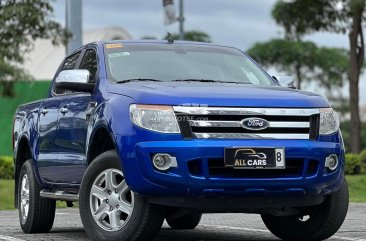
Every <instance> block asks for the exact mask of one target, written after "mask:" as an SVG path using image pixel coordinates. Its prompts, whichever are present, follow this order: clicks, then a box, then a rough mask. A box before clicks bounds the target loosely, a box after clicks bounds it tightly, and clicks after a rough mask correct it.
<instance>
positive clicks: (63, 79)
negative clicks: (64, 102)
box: [55, 69, 95, 92]
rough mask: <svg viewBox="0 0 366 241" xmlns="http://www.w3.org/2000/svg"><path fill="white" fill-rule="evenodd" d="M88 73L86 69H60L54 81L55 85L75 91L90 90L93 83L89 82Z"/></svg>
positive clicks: (92, 88) (92, 87)
mask: <svg viewBox="0 0 366 241" xmlns="http://www.w3.org/2000/svg"><path fill="white" fill-rule="evenodd" d="M89 78H90V73H89V71H88V70H86V69H71V70H63V71H61V72H60V73H59V74H58V76H57V78H56V80H55V82H56V87H57V88H61V89H67V90H71V91H77V92H92V91H93V90H94V86H95V85H94V84H91V83H89Z"/></svg>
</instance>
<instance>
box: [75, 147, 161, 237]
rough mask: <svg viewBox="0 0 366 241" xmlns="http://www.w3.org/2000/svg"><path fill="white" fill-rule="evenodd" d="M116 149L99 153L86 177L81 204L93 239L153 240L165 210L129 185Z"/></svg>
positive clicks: (85, 225) (83, 183)
mask: <svg viewBox="0 0 366 241" xmlns="http://www.w3.org/2000/svg"><path fill="white" fill-rule="evenodd" d="M119 163H120V161H119V158H118V155H117V153H116V152H115V151H107V152H105V153H102V154H101V155H99V156H98V157H96V158H95V159H94V160H93V162H92V163H91V164H90V166H89V167H88V169H87V171H86V174H85V176H84V178H83V181H82V184H81V188H80V197H79V208H80V215H81V220H82V223H83V226H84V228H85V230H86V232H87V233H88V235H89V236H90V237H91V238H93V240H111V241H114V240H115V241H117V240H118V241H122V240H129V241H130V240H131V241H134V240H141V241H142V240H151V239H152V238H153V237H155V236H156V235H157V233H158V232H159V231H160V228H161V226H162V224H163V221H164V216H165V212H164V209H162V208H161V207H159V206H156V205H153V204H150V203H148V202H147V201H146V199H145V198H143V197H141V196H140V195H138V194H136V193H134V192H133V191H132V190H131V189H130V188H129V186H128V185H127V183H126V181H125V178H124V175H123V173H122V171H121V168H120V164H119Z"/></svg>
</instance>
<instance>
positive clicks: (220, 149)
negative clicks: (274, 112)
mask: <svg viewBox="0 0 366 241" xmlns="http://www.w3.org/2000/svg"><path fill="white" fill-rule="evenodd" d="M128 140H129V142H128ZM116 141H117V142H119V143H130V145H131V146H130V147H129V146H128V145H124V146H121V147H120V149H119V154H120V157H121V162H122V167H123V171H124V174H125V178H126V181H127V183H128V185H129V186H130V187H131V189H132V190H133V191H134V192H136V193H139V194H140V195H144V196H148V197H150V199H151V200H155V201H154V202H157V203H162V204H165V205H173V206H176V205H178V206H187V207H193V206H200V205H202V206H204V205H207V202H202V200H210V201H209V202H211V201H212V203H213V204H212V205H213V206H215V203H216V201H215V200H217V199H218V200H220V199H221V205H224V204H225V203H226V201H228V200H232V199H235V200H239V202H242V201H243V200H244V201H245V200H248V201H249V199H252V200H253V203H254V204H257V205H259V206H260V205H262V206H263V205H264V204H265V203H267V204H268V205H264V206H276V205H279V204H281V203H284V201H283V200H290V201H287V202H286V203H287V204H286V206H294V205H297V206H299V205H300V206H307V205H312V204H317V203H319V202H321V201H322V200H323V197H324V196H326V195H328V194H330V193H332V192H334V191H336V190H338V189H339V187H340V186H341V184H342V182H343V175H344V174H343V166H344V153H343V147H342V145H341V144H340V143H335V142H327V141H317V140H273V139H272V140H269V139H261V140H199V139H193V140H164V141H146V142H138V143H137V144H133V142H131V139H125V137H123V136H117V137H116ZM225 147H284V148H285V155H286V161H288V162H289V163H290V162H291V163H292V164H293V165H297V166H298V168H300V169H298V170H297V172H291V173H286V172H283V171H282V172H280V171H279V172H278V173H277V174H276V171H278V170H274V171H271V172H270V174H269V173H268V175H267V174H266V173H260V172H258V175H256V174H253V173H250V170H249V171H248V170H246V171H245V172H243V173H242V174H241V173H235V172H227V170H225V169H224V168H221V169H219V170H218V169H211V166H210V165H211V164H210V163H212V162H216V163H217V162H220V161H219V160H223V157H224V148H225ZM127 150H133V151H127ZM156 153H168V154H170V155H171V156H175V157H176V158H177V162H178V167H177V168H172V169H170V170H168V171H167V172H159V171H157V170H155V169H154V168H153V165H152V163H151V158H152V156H153V155H154V154H156ZM330 154H336V155H337V156H338V157H339V160H340V165H339V167H338V168H337V169H336V170H335V171H334V172H331V173H329V172H328V171H327V169H326V168H324V162H325V158H326V157H327V156H328V155H330ZM192 163H194V164H193V168H192ZM310 169H311V171H309V170H310ZM220 170H221V171H222V172H220ZM289 197H291V198H289ZM223 198H224V199H223ZM256 198H259V199H258V200H257V199H256ZM222 200H226V201H222ZM259 200H262V201H259ZM271 200H272V201H271ZM291 200H293V201H292V202H291ZM230 202H231V201H229V203H226V204H230ZM218 203H220V201H219V202H218ZM232 203H233V202H232ZM248 205H249V202H248Z"/></svg>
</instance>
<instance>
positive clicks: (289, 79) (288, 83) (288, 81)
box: [272, 75, 296, 89]
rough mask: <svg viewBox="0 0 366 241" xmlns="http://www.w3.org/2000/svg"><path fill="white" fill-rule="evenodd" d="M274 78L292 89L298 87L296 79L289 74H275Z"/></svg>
mask: <svg viewBox="0 0 366 241" xmlns="http://www.w3.org/2000/svg"><path fill="white" fill-rule="evenodd" d="M272 78H273V79H275V80H276V81H277V82H278V83H279V84H280V85H281V86H284V87H288V88H291V89H296V86H295V83H294V79H293V78H292V77H291V76H288V75H273V76H272Z"/></svg>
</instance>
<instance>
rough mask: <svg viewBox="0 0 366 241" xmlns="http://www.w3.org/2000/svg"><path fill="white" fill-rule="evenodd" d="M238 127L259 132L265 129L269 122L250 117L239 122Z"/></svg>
mask: <svg viewBox="0 0 366 241" xmlns="http://www.w3.org/2000/svg"><path fill="white" fill-rule="evenodd" d="M240 125H241V126H242V127H243V128H245V129H248V130H252V131H259V130H264V129H267V128H268V127H269V122H268V121H266V120H265V119H262V118H256V117H251V118H246V119H244V120H242V121H240Z"/></svg>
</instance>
